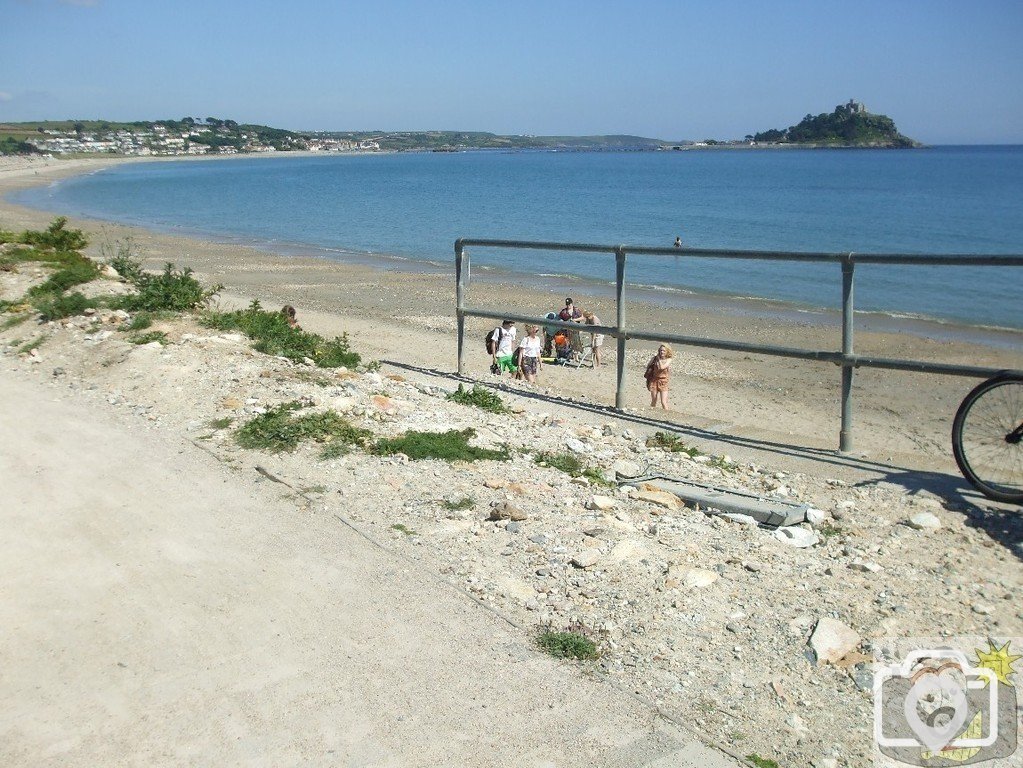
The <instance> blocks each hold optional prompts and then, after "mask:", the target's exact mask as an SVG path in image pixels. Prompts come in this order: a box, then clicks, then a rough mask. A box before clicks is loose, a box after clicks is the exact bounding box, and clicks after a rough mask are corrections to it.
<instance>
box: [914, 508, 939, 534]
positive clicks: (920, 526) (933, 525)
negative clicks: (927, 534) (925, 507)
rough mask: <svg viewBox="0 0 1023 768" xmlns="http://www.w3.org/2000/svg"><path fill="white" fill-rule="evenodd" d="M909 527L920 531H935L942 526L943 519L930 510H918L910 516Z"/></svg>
mask: <svg viewBox="0 0 1023 768" xmlns="http://www.w3.org/2000/svg"><path fill="white" fill-rule="evenodd" d="M909 527H910V528H915V529H916V530H918V531H934V530H937V529H938V528H940V527H941V520H939V519H938V516H937V515H934V514H932V513H930V512H917V513H916V514H915V515H913V516H912V517H911V518H909Z"/></svg>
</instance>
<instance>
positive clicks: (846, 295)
mask: <svg viewBox="0 0 1023 768" xmlns="http://www.w3.org/2000/svg"><path fill="white" fill-rule="evenodd" d="M469 246H472V247H482V248H509V249H529V250H543V251H573V252H576V253H606V254H613V255H614V257H615V303H616V308H617V317H616V322H615V325H613V326H610V325H587V326H586V331H587V332H592V333H603V334H606V335H608V336H614V337H615V338H616V340H617V342H618V355H617V361H616V363H617V390H616V392H615V408H617V409H618V410H622V409H623V408H624V407H625V346H626V341H627V340H629V339H636V340H638V341H654V342H666V343H669V344H678V345H681V346H693V347H708V348H712V349H724V350H730V351H737V352H754V353H758V354H763V355H774V356H778V357H791V358H797V359H801V360H818V361H821V362H830V363H835V364H837V365H839V366H841V368H842V427H841V431H840V432H839V450H840V451H844V452H848V451H851V450H852V449H853V442H852V385H853V372H854V371H855V369H856V368H859V367H864V368H886V369H889V370H902V371H915V372H918V373H938V374H946V375H950V376H972V377H975V378H987V377H989V376H994V375H996V374H998V373H1002V372H1003V369H999V368H985V367H981V366H972V365H950V364H945V363H931V362H925V361H922V360H903V359H898V358H884V357H870V356H866V357H865V356H862V355H857V354H855V352H854V351H853V332H854V306H853V276H854V273H855V268H856V265H857V264H910V265H917V266H924V265H927V266H971V267H976V266H998V267H1020V266H1023V255H971V254H949V255H916V254H902V253H792V252H786V251H734V250H716V249H709V248H682V249H678V248H649V247H645V246H632V245H597V244H592V243H554V242H535V241H529V240H492V239H484V238H460V239H458V240H456V241H455V312H456V317H457V321H458V373H459V374H460V375H464V374H465V356H464V352H465V345H464V342H465V318H466V317H481V318H488V319H492V320H513V321H515V322H519V323H531V324H534V325H541V326H545V327H560V328H568V329H572V330H579V324H578V323H574V322H565V321H560V320H548V319H546V318H543V317H539V318H538V317H529V316H525V315H519V314H515V313H514V312H504V311H492V310H479V309H467V308H466V306H465V288H466V284H467V283H468V258H469V257H468V255H467V254H466V252H465V249H466V248H467V247H469ZM627 254H635V255H643V256H672V257H679V256H684V257H692V258H714V259H750V260H761V261H802V262H829V263H835V264H839V265H841V268H842V349H841V350H838V351H831V350H809V349H798V348H792V347H780V346H776V345H772V344H749V343H746V342H740V341H731V340H728V339H705V338H701V337H696V336H681V335H677V334H665V333H657V332H653V331H646V330H642V329H640V330H632V329H630V328H628V326H627V324H626V312H625V284H626V282H625V259H626V255H627Z"/></svg>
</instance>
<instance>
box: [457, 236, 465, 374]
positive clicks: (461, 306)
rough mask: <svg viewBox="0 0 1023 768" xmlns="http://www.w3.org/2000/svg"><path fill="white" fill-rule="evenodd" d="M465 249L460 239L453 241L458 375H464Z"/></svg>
mask: <svg viewBox="0 0 1023 768" xmlns="http://www.w3.org/2000/svg"><path fill="white" fill-rule="evenodd" d="M464 260H465V249H464V248H463V247H462V239H461V238H459V239H458V240H456V241H455V320H456V321H457V323H458V375H459V376H464V375H465V350H464V347H465V281H464V276H463V273H462V264H463V262H464Z"/></svg>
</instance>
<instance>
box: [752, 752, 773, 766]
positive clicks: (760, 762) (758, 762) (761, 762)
mask: <svg viewBox="0 0 1023 768" xmlns="http://www.w3.org/2000/svg"><path fill="white" fill-rule="evenodd" d="M746 759H747V760H749V761H750V762H751V763H753V765H755V766H756V767H757V768H778V763H776V762H775V761H774V760H768V759H767V758H766V757H761V756H760V755H758V754H756V753H755V752H754V753H753V754H752V755H746Z"/></svg>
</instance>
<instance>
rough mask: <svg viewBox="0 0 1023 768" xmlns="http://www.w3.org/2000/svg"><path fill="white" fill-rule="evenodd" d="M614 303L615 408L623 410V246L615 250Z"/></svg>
mask: <svg viewBox="0 0 1023 768" xmlns="http://www.w3.org/2000/svg"><path fill="white" fill-rule="evenodd" d="M615 301H616V302H617V310H618V318H617V321H616V322H615V325H617V326H618V337H617V341H618V359H617V361H616V364H617V367H618V389H617V390H616V391H615V408H616V409H617V410H619V411H622V410H625V246H622V245H619V246H618V247H617V248H616V249H615Z"/></svg>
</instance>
